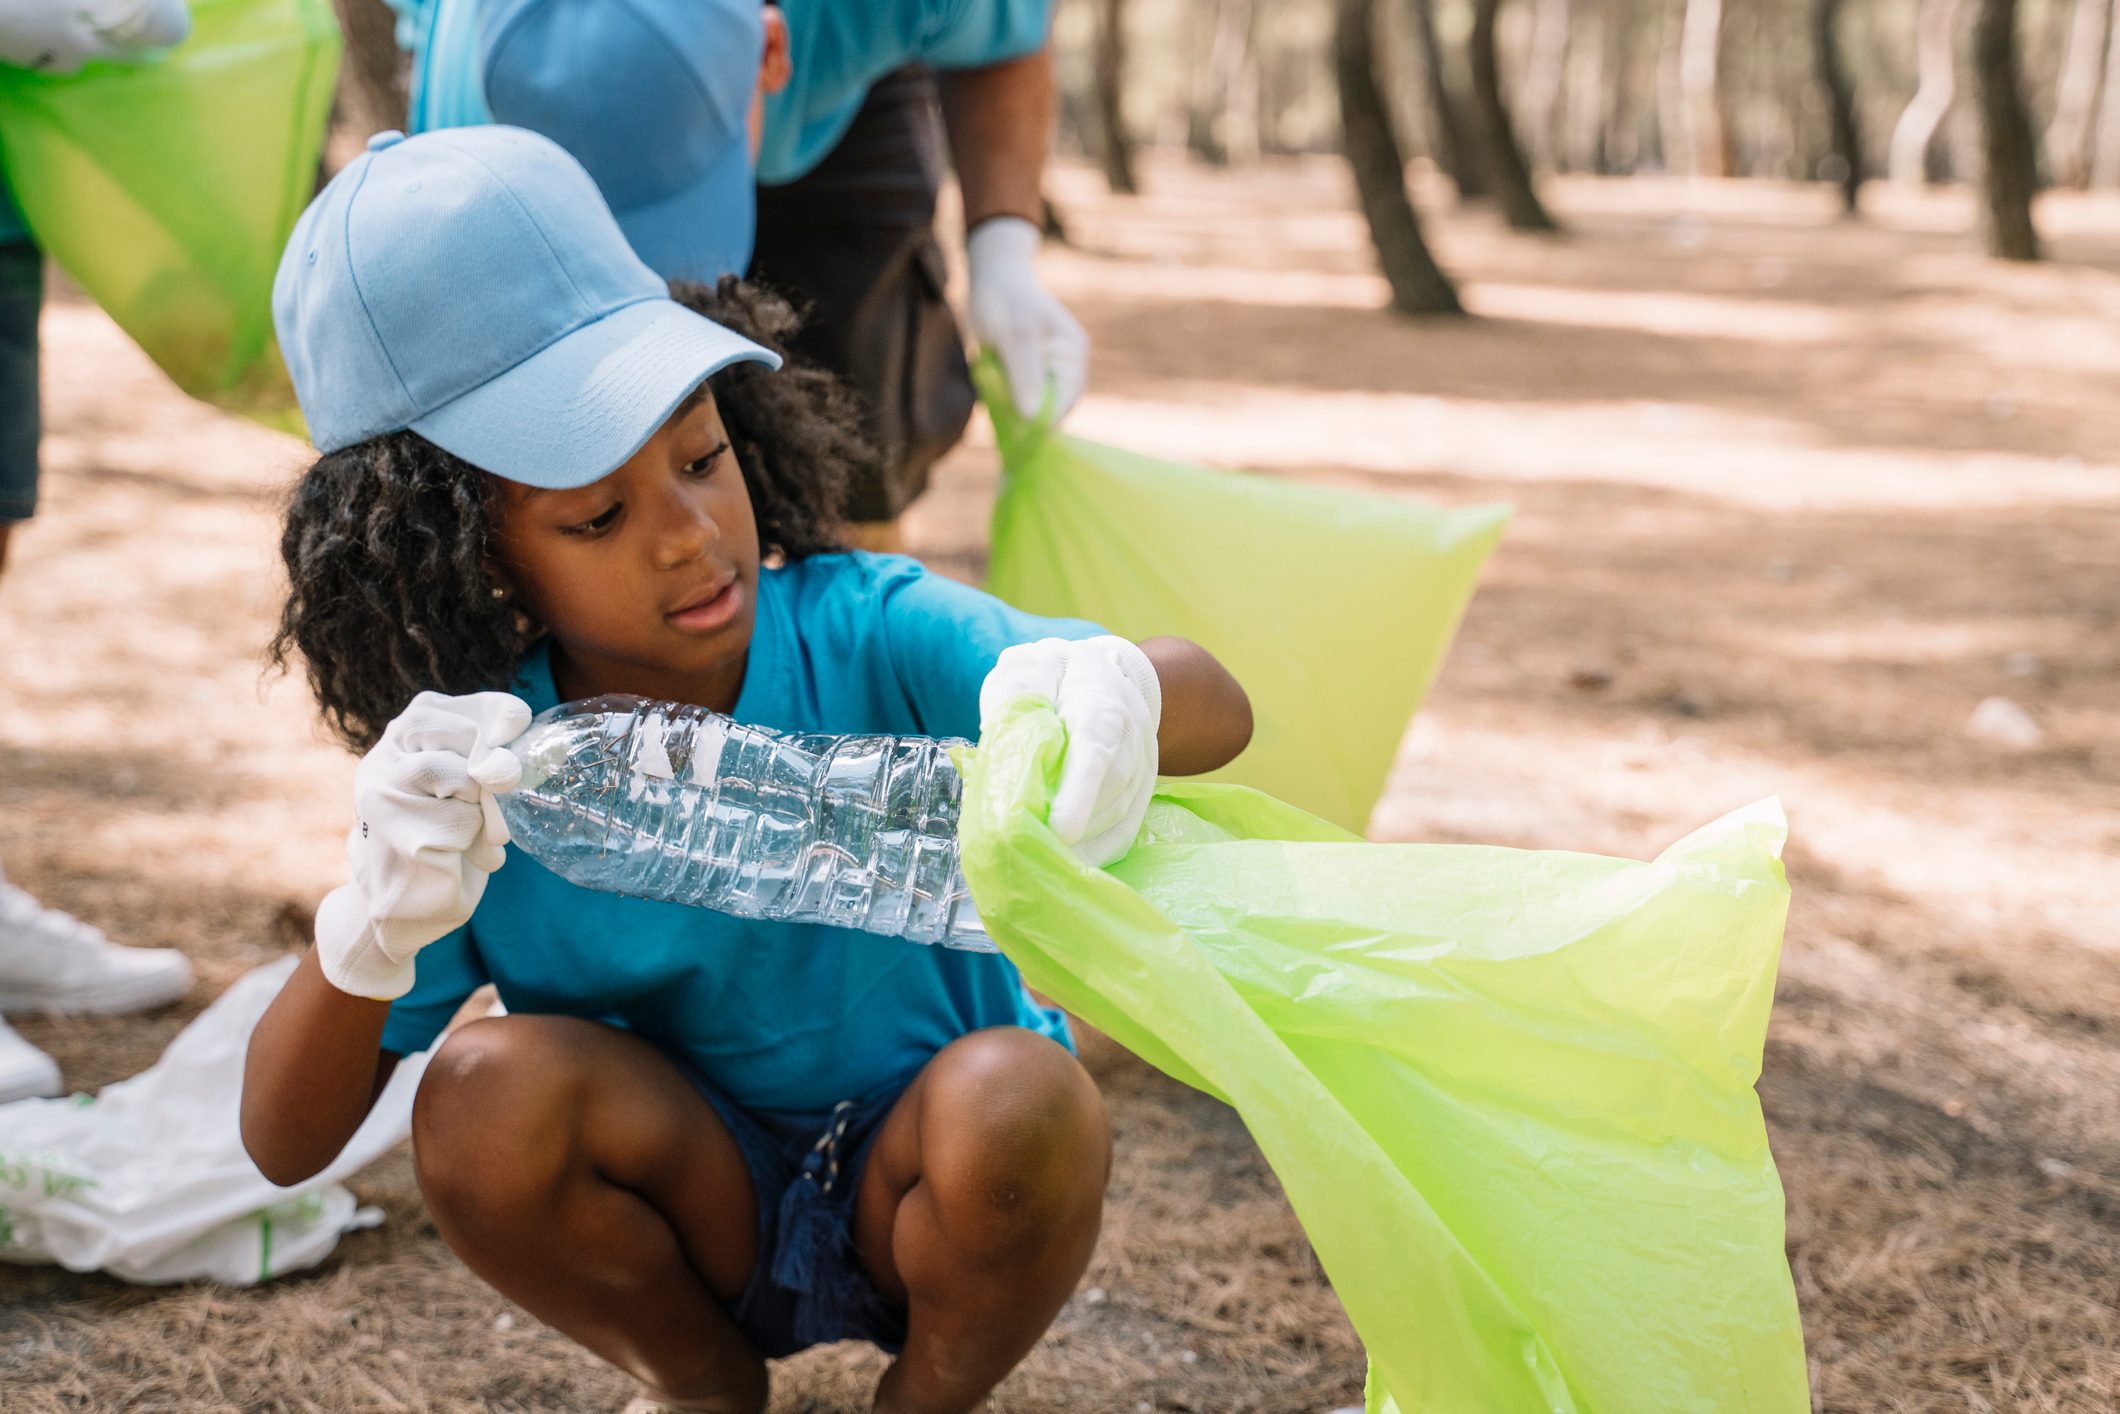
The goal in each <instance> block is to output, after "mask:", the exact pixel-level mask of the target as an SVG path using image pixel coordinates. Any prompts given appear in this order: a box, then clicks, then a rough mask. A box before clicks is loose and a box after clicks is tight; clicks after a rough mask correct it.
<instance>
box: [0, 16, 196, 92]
mask: <svg viewBox="0 0 2120 1414" xmlns="http://www.w3.org/2000/svg"><path fill="white" fill-rule="evenodd" d="M190 33H191V12H190V10H188V9H186V8H185V3H184V0H0V63H7V64H13V65H15V66H16V67H17V68H23V69H35V70H37V71H38V72H40V73H47V74H70V73H72V72H73V71H74V70H76V69H78V68H80V67H81V66H82V65H83V64H85V63H87V62H88V61H89V60H90V59H136V58H139V57H141V56H143V55H145V54H147V53H149V52H151V51H153V50H156V49H167V48H168V47H169V46H170V45H172V44H176V43H178V42H179V41H180V40H182V39H183V38H184V36H186V35H187V34H190Z"/></svg>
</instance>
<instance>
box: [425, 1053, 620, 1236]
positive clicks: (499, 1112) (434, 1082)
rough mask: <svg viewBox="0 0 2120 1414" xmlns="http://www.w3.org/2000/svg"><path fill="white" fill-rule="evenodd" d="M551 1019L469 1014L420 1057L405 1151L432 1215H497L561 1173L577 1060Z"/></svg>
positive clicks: (567, 1151)
mask: <svg viewBox="0 0 2120 1414" xmlns="http://www.w3.org/2000/svg"><path fill="white" fill-rule="evenodd" d="M557 1020H559V1019H558V1018H551V1017H535V1016H499V1017H488V1018H486V1019H483V1020H480V1021H474V1022H471V1023H470V1024H469V1025H466V1026H463V1027H461V1028H459V1029H458V1030H456V1031H454V1032H452V1033H451V1034H450V1035H449V1036H448V1037H447V1038H446V1039H445V1040H443V1042H442V1044H441V1046H440V1048H439V1049H437V1050H436V1051H435V1053H434V1056H433V1058H432V1059H431V1060H430V1061H428V1063H427V1073H426V1074H425V1075H424V1076H422V1077H421V1078H420V1088H419V1091H418V1093H417V1094H416V1095H415V1096H414V1098H413V1104H412V1159H413V1169H414V1172H415V1173H416V1174H417V1176H418V1178H419V1183H420V1191H421V1193H422V1194H424V1195H425V1197H426V1199H427V1204H428V1206H429V1207H430V1208H431V1209H434V1210H435V1211H436V1213H437V1214H438V1215H442V1216H449V1215H452V1214H458V1213H478V1214H482V1215H484V1216H485V1217H488V1218H504V1217H505V1216H507V1215H508V1214H510V1213H511V1212H514V1211H518V1210H521V1209H522V1208H524V1207H526V1206H532V1205H534V1204H535V1203H536V1202H537V1201H538V1199H539V1197H540V1196H541V1195H543V1194H545V1193H548V1192H549V1191H550V1190H551V1189H552V1187H553V1186H554V1185H555V1184H556V1183H557V1182H558V1181H559V1179H560V1178H561V1177H562V1175H563V1174H564V1172H565V1170H566V1168H567V1166H568V1164H569V1162H570V1161H571V1154H572V1150H573V1147H574V1146H573V1143H572V1140H571V1137H570V1136H571V1133H572V1130H573V1128H574V1125H575V1115H576V1114H577V1113H578V1106H577V1105H576V1104H575V1103H574V1099H575V1097H576V1095H577V1094H578V1092H579V1079H580V1067H579V1064H578V1062H577V1058H576V1057H575V1056H574V1054H573V1053H572V1050H571V1048H570V1047H569V1046H568V1045H567V1039H568V1038H567V1037H566V1035H565V1034H564V1030H565V1028H564V1027H555V1026H554V1025H553V1023H554V1022H555V1021H557Z"/></svg>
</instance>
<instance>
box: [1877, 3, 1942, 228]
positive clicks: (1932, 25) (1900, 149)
mask: <svg viewBox="0 0 2120 1414" xmlns="http://www.w3.org/2000/svg"><path fill="white" fill-rule="evenodd" d="M1957 36H1958V0H1921V16H1920V18H1919V19H1918V20H1917V21H1916V22H1915V40H1914V43H1915V48H1914V64H1915V71H1916V73H1917V74H1918V75H1919V81H1918V82H1917V84H1916V86H1915V88H1914V97H1913V100H1912V101H1911V102H1909V103H1908V104H1907V106H1906V111H1905V112H1903V113H1901V114H1900V115H1899V123H1898V126H1896V127H1894V128H1893V129H1892V147H1891V155H1890V157H1889V158H1888V160H1887V162H1886V168H1887V170H1888V171H1889V172H1890V173H1891V177H1892V180H1893V181H1894V182H1897V183H1898V184H1899V185H1901V186H1912V187H1918V186H1926V185H1927V184H1928V182H1929V178H1930V173H1931V170H1932V169H1931V167H1930V162H1929V157H1930V153H1931V151H1932V149H1934V147H1935V146H1936V134H1937V132H1938V131H1940V130H1941V129H1942V127H1943V120H1944V117H1945V115H1947V114H1948V113H1949V112H1950V111H1951V103H1952V101H1953V100H1954V99H1955V98H1956V97H1957V95H1958V66H1957V59H1956V51H1957V48H1958V45H1957Z"/></svg>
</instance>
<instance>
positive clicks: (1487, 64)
mask: <svg viewBox="0 0 2120 1414" xmlns="http://www.w3.org/2000/svg"><path fill="white" fill-rule="evenodd" d="M1500 9H1501V0H1472V33H1471V35H1470V36H1469V37H1468V38H1467V39H1466V41H1465V57H1466V59H1467V60H1468V64H1467V67H1468V68H1469V69H1470V70H1471V72H1472V115H1473V117H1474V118H1475V119H1476V120H1477V121H1478V123H1479V130H1480V149H1481V151H1482V152H1483V153H1485V155H1486V158H1487V175H1488V177H1489V179H1491V180H1492V181H1493V183H1494V193H1495V196H1496V198H1497V199H1498V200H1500V202H1501V204H1502V219H1503V220H1505V221H1507V222H1508V223H1509V227H1510V229H1511V230H1516V231H1558V230H1559V229H1560V226H1559V225H1558V224H1557V223H1555V221H1554V219H1553V218H1552V217H1551V216H1549V215H1547V214H1546V208H1545V207H1543V206H1541V205H1540V204H1539V199H1538V193H1537V192H1535V191H1533V190H1532V189H1531V169H1530V168H1529V166H1527V165H1526V164H1525V162H1524V150H1523V149H1522V148H1521V147H1519V146H1517V141H1516V133H1515V132H1514V131H1513V130H1512V129H1511V128H1510V125H1509V109H1508V106H1507V105H1506V104H1504V103H1503V102H1502V84H1501V75H1500V73H1499V72H1498V71H1497V70H1498V65H1497V64H1496V62H1495V53H1494V17H1495V14H1496V12H1497V11H1499V10H1500Z"/></svg>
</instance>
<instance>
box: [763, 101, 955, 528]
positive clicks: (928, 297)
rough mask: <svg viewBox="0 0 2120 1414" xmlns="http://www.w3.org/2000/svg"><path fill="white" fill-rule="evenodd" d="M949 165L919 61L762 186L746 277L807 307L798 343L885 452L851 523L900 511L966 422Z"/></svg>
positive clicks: (862, 487) (855, 496) (937, 109)
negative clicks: (801, 162)
mask: <svg viewBox="0 0 2120 1414" xmlns="http://www.w3.org/2000/svg"><path fill="white" fill-rule="evenodd" d="M943 169H944V156H943V130H942V113H941V104H940V101H939V99H938V98H937V95H936V92H935V79H934V76H933V75H932V74H930V73H928V71H927V70H925V69H922V68H917V67H915V68H906V69H900V70H898V71H897V72H895V73H892V74H889V75H886V76H885V77H884V78H883V79H882V80H880V81H879V82H878V83H877V84H876V85H875V86H874V87H873V88H871V89H870V90H869V95H868V98H867V99H866V100H865V101H864V102H863V103H862V106H861V110H860V111H859V112H858V113H857V114H856V115H855V117H854V122H853V125H852V126H851V127H849V128H848V129H847V133H846V136H845V137H843V138H841V139H840V141H839V145H838V146H836V147H834V148H833V149H832V151H831V153H830V154H829V155H827V156H826V157H825V159H824V161H822V162H820V163H819V164H818V165H817V167H816V168H815V169H814V170H812V171H811V172H809V173H808V174H806V175H805V176H803V177H800V178H798V179H797V180H795V181H793V182H788V183H786V184H784V185H780V186H769V187H760V188H759V189H758V240H757V245H756V254H755V255H754V256H753V257H752V260H751V274H752V276H753V277H754V278H756V279H759V280H762V281H764V282H765V283H766V284H769V285H772V286H773V287H775V288H777V289H779V290H782V291H783V292H785V293H787V294H789V295H791V296H793V297H794V299H795V301H796V303H797V304H798V305H800V306H803V307H804V308H806V309H807V310H808V317H807V319H806V321H805V323H804V327H803V329H802V332H801V333H800V334H799V335H798V336H797V337H796V339H795V345H794V347H795V352H797V353H799V354H801V355H802V356H803V357H805V358H807V359H809V360H810V361H811V362H813V363H819V364H822V365H823V366H824V367H826V368H829V369H831V370H832V371H833V372H835V373H837V374H839V375H840V376H841V377H843V378H845V379H846V380H847V381H848V382H850V383H852V384H853V385H854V387H855V388H856V389H857V390H858V391H859V392H860V393H861V395H862V398H863V400H864V402H865V403H866V404H867V409H868V430H869V434H870V436H871V438H872V439H873V440H874V441H875V443H876V445H877V446H878V447H880V448H881V449H882V451H883V458H882V462H883V465H882V467H881V470H880V473H879V474H878V475H876V476H874V477H872V478H870V479H867V480H865V481H863V482H861V483H859V484H857V485H855V486H854V487H853V488H852V495H851V497H850V498H849V502H848V506H847V514H848V518H849V519H852V520H857V521H879V520H890V519H892V518H893V517H895V516H896V515H897V514H898V513H899V512H900V511H902V510H904V509H905V507H906V505H907V504H908V503H910V502H911V501H912V500H913V498H914V497H916V496H918V495H919V494H920V493H921V491H922V490H924V489H925V488H926V486H927V479H928V468H929V467H930V466H931V465H933V464H934V462H935V461H936V460H937V459H938V458H940V457H941V456H942V455H943V454H944V453H946V452H948V451H949V450H950V448H952V447H954V446H956V445H957V440H958V439H959V438H960V437H962V436H963V435H964V428H965V424H966V423H967V422H969V421H970V420H971V416H972V407H973V404H974V402H975V396H974V394H973V391H972V379H971V372H970V369H969V366H968V365H967V364H966V362H965V357H964V336H963V335H962V334H961V333H960V332H959V331H958V328H957V320H956V316H955V315H953V314H952V313H951V312H950V307H949V302H948V301H947V300H946V299H945V298H944V296H943V286H944V284H945V283H946V276H947V266H946V265H945V263H944V260H943V256H942V247H941V246H940V245H939V244H937V242H936V240H935V198H936V194H937V193H938V192H940V191H941V189H942V174H943Z"/></svg>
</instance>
